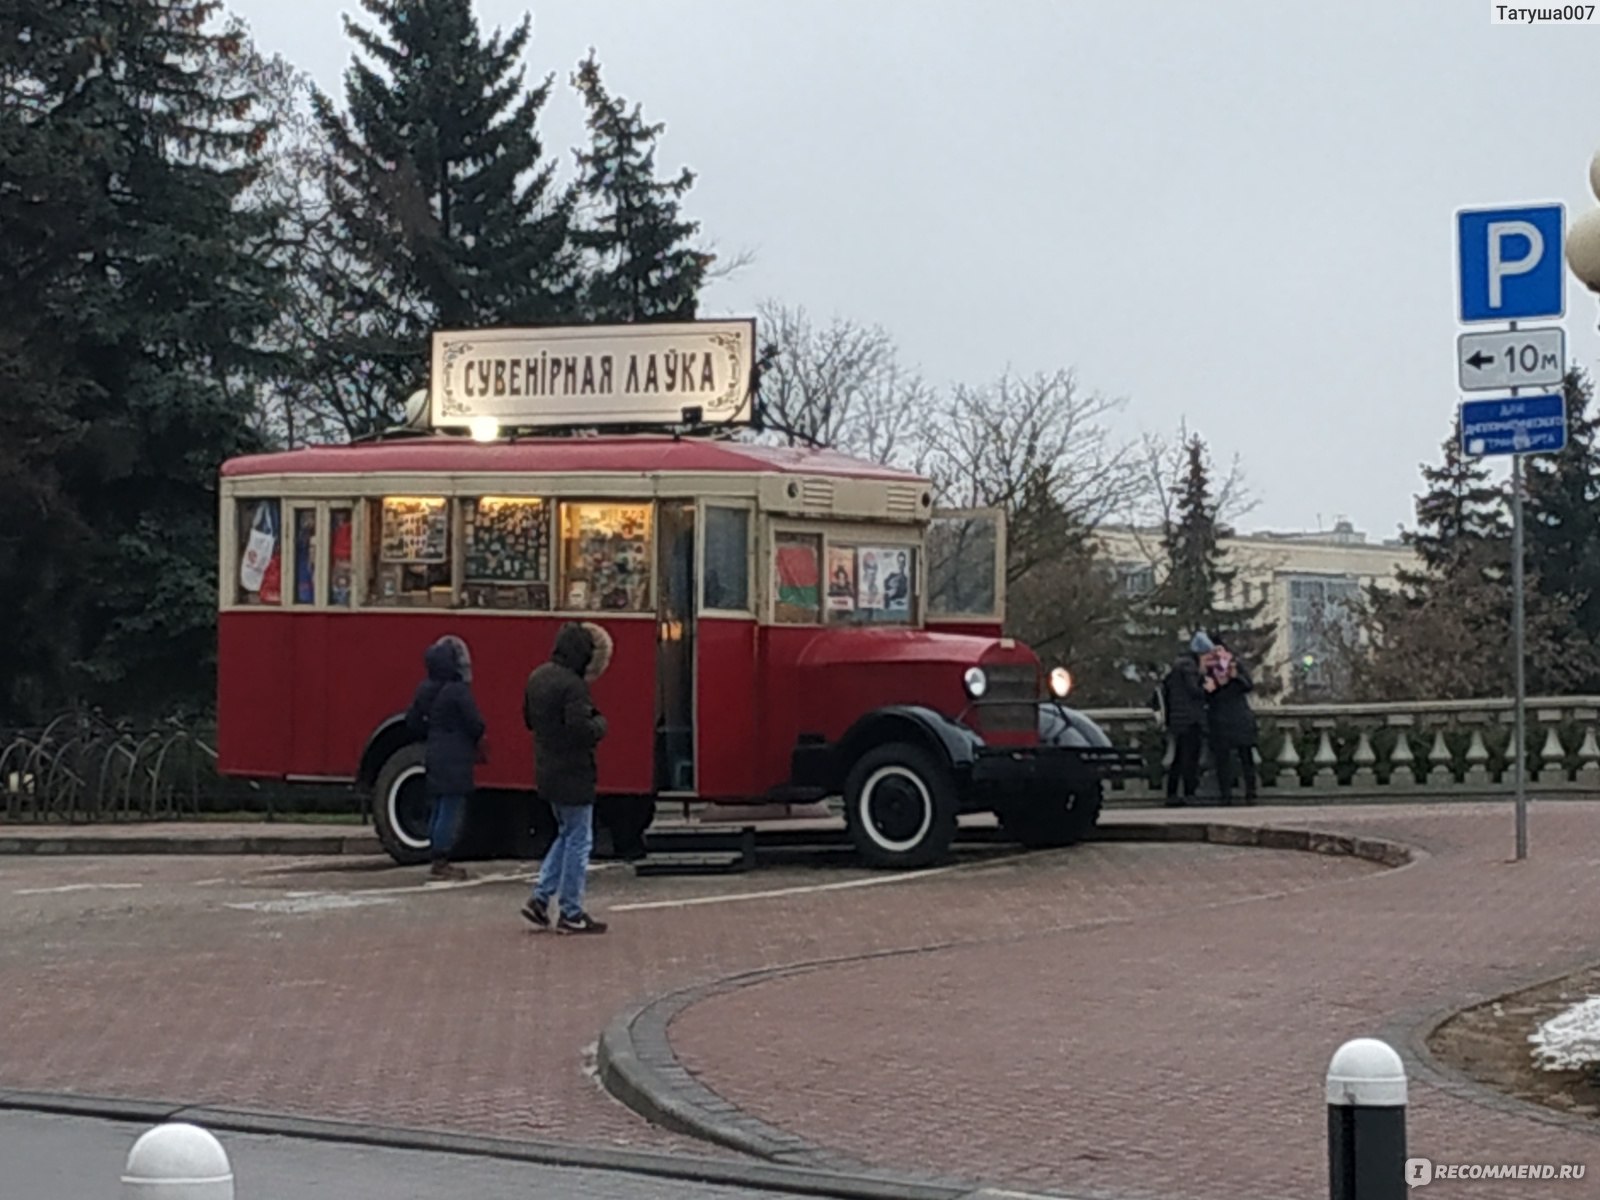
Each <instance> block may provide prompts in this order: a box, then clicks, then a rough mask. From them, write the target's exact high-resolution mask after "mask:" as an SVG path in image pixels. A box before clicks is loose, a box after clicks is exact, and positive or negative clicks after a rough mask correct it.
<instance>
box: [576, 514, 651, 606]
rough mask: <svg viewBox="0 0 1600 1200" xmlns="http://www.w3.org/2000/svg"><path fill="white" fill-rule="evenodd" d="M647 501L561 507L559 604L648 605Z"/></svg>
mask: <svg viewBox="0 0 1600 1200" xmlns="http://www.w3.org/2000/svg"><path fill="white" fill-rule="evenodd" d="M650 515H651V508H650V505H648V504H563V505H562V506H561V589H562V596H561V606H562V607H563V608H566V609H571V610H576V611H579V612H601V611H609V612H645V611H647V610H648V608H649V605H650V549H651V537H650V534H651V529H650Z"/></svg>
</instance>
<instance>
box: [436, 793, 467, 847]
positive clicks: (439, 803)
mask: <svg viewBox="0 0 1600 1200" xmlns="http://www.w3.org/2000/svg"><path fill="white" fill-rule="evenodd" d="M466 810H467V798H466V797H465V796H435V797H434V798H433V818H432V820H431V821H429V823H428V843H429V846H430V848H431V850H432V854H433V861H434V862H442V861H443V860H444V859H446V858H449V857H450V851H451V850H452V849H454V848H455V844H456V838H457V837H459V836H460V834H461V818H462V817H463V816H465V815H466Z"/></svg>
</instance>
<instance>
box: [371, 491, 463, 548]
mask: <svg viewBox="0 0 1600 1200" xmlns="http://www.w3.org/2000/svg"><path fill="white" fill-rule="evenodd" d="M380 538H381V540H380V543H379V544H380V545H381V546H382V547H383V561H384V562H387V563H442V562H444V561H445V560H446V559H447V558H448V557H449V553H450V510H449V508H448V507H447V506H446V505H445V502H444V501H443V500H397V499H394V498H390V499H386V500H385V501H384V502H383V530H382V533H381V535H380Z"/></svg>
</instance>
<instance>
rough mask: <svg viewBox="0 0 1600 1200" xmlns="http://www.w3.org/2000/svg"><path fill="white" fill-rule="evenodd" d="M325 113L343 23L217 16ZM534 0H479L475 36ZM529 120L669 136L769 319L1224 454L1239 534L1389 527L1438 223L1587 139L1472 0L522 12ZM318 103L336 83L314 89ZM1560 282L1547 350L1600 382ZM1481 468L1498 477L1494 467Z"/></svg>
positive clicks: (759, 3)
mask: <svg viewBox="0 0 1600 1200" xmlns="http://www.w3.org/2000/svg"><path fill="white" fill-rule="evenodd" d="M230 5H231V7H232V8H233V10H234V11H235V12H237V13H238V14H239V15H240V16H242V17H244V18H245V19H246V20H247V21H248V22H249V24H250V25H251V27H252V28H253V30H254V31H255V33H256V36H257V39H258V41H259V42H260V43H261V45H262V46H263V48H265V49H267V50H269V51H275V52H279V53H282V54H284V55H286V56H287V57H289V58H290V59H292V60H293V61H294V62H296V63H297V64H298V65H300V66H301V67H303V68H304V69H306V70H307V71H309V72H310V73H311V74H312V75H313V76H314V77H315V78H316V80H317V81H318V82H319V84H320V85H321V86H322V87H323V88H324V89H326V90H330V91H332V90H335V89H338V88H339V87H340V85H341V79H342V73H343V71H344V68H345V66H346V65H347V63H348V60H349V55H350V44H349V42H348V41H347V40H346V38H345V36H344V32H343V27H342V23H341V13H342V12H351V13H356V14H358V15H362V16H363V17H364V14H360V12H359V6H358V4H357V2H356V0H344V2H343V3H340V2H339V0H230ZM529 9H530V5H529V4H528V3H526V2H524V0H478V5H477V12H478V14H479V19H480V21H481V22H482V23H483V25H484V26H485V27H487V28H493V27H494V26H496V25H502V26H505V27H510V26H511V25H512V24H514V23H515V22H516V21H517V20H518V19H519V18H520V16H521V15H522V13H523V12H524V11H528V10H529ZM531 11H532V12H533V15H534V37H533V40H532V44H531V47H530V51H529V54H528V65H529V77H530V79H537V78H542V77H543V76H544V75H545V74H547V73H549V72H551V71H554V72H556V73H557V77H558V80H559V82H560V87H559V88H558V94H557V95H556V96H555V98H554V99H553V100H552V102H551V104H550V106H549V108H548V109H547V112H546V117H545V119H544V121H543V123H542V125H541V129H542V131H543V133H544V135H545V139H546V145H547V147H549V148H552V149H557V148H559V149H560V151H561V153H562V155H563V156H564V157H568V158H570V150H569V148H570V147H572V146H574V145H576V144H578V142H579V141H580V140H581V138H582V125H581V118H580V114H579V110H578V105H577V101H576V99H575V97H574V96H573V94H572V93H571V90H570V88H569V87H568V86H567V82H566V81H567V79H568V77H569V75H570V73H571V70H572V68H573V67H574V66H575V65H576V63H577V62H578V60H579V59H580V58H581V57H582V56H583V55H584V53H585V52H586V51H587V49H588V48H589V47H590V46H591V45H592V46H594V47H595V48H596V50H597V51H598V54H599V58H600V61H601V64H602V66H603V68H604V72H605V76H606V78H607V81H608V83H609V85H610V86H611V88H612V89H613V90H614V91H617V92H620V93H621V94H622V95H624V96H625V97H627V98H628V99H629V100H639V101H641V102H642V103H643V104H644V108H645V115H646V116H647V117H649V118H651V119H655V120H661V121H665V122H666V124H667V133H666V135H665V137H664V139H663V143H662V152H661V159H660V162H661V165H662V167H663V168H664V169H676V168H677V167H678V166H680V165H684V164H686V165H689V166H691V167H693V168H694V169H695V170H696V171H697V172H698V173H699V182H698V184H697V186H696V188H695V190H694V192H693V193H692V195H691V200H690V203H689V212H690V215H691V216H693V217H694V218H696V219H698V220H700V221H701V222H702V223H703V230H704V234H705V235H706V236H707V237H708V238H709V239H710V240H712V241H713V242H714V243H715V244H716V246H717V248H718V249H719V250H721V251H723V252H726V253H729V254H732V253H736V252H738V251H741V250H747V251H751V252H753V253H754V255H755V260H754V262H753V264H752V265H751V266H749V267H747V268H746V269H745V270H744V271H743V272H742V273H740V274H738V275H736V276H735V277H734V278H731V279H728V280H725V281H722V282H719V283H718V284H717V285H716V286H715V287H714V288H713V289H712V290H711V291H710V292H709V293H708V295H707V296H706V298H705V303H704V305H703V310H702V315H705V316H719V315H747V314H749V313H750V312H751V311H752V310H753V308H754V305H755V304H756V302H757V301H759V300H761V299H763V298H766V297H776V298H781V299H782V300H784V301H786V302H790V303H798V304H804V305H805V306H807V307H808V308H809V309H811V310H812V312H813V314H814V315H817V316H821V317H826V316H829V315H833V314H839V315H843V316H848V317H851V318H854V319H857V320H859V321H862V322H865V323H877V324H882V325H883V326H884V327H885V328H887V329H888V330H889V331H890V332H891V333H892V334H893V335H894V337H895V339H896V341H897V343H898V344H899V346H900V348H901V352H902V355H903V357H904V358H905V359H906V360H907V361H908V362H910V363H912V364H916V365H918V366H920V367H921V368H922V370H923V371H924V372H925V373H926V374H927V376H928V377H929V378H930V379H932V380H934V381H939V382H946V381H956V380H960V381H967V382H973V383H976V382H980V381H982V380H984V379H986V378H990V377H993V376H995V375H997V374H998V373H999V372H1001V371H1002V370H1005V369H1006V368H1008V367H1009V368H1011V369H1013V370H1016V371H1021V372H1033V371H1036V370H1050V369H1054V368H1056V367H1071V368H1073V369H1075V371H1076V372H1077V374H1078V377H1079V379H1080V381H1081V383H1082V384H1083V386H1085V387H1086V388H1089V389H1091V390H1095V391H1099V392H1102V393H1105V394H1107V395H1112V396H1119V397H1125V398H1126V400H1127V407H1126V409H1125V410H1124V411H1123V413H1122V414H1121V416H1120V417H1119V418H1118V429H1119V431H1121V432H1124V433H1126V434H1127V435H1130V436H1132V435H1137V434H1138V433H1139V432H1140V431H1143V430H1152V431H1170V430H1174V429H1176V427H1177V424H1178V422H1179V421H1180V420H1183V419H1187V420H1188V422H1189V423H1190V425H1191V426H1192V427H1193V428H1195V429H1197V430H1199V431H1200V432H1201V433H1202V434H1203V435H1204V436H1205V437H1206V438H1207V440H1208V441H1209V442H1210V443H1211V444H1212V446H1213V450H1214V453H1215V455H1216V457H1217V458H1218V460H1219V461H1221V460H1226V459H1227V458H1229V457H1231V456H1232V455H1233V454H1235V453H1237V454H1239V455H1240V456H1241V458H1242V460H1243V463H1244V467H1245V471H1246V474H1247V478H1248V480H1249V483H1250V485H1251V487H1252V489H1253V491H1254V493H1255V495H1256V496H1257V497H1258V499H1259V501H1260V504H1259V507H1258V508H1257V509H1256V510H1255V511H1254V512H1253V513H1251V514H1250V515H1249V516H1248V517H1247V518H1245V520H1244V521H1243V525H1244V527H1245V528H1277V529H1287V528H1298V529H1314V528H1317V527H1318V526H1319V524H1320V525H1321V526H1323V527H1329V526H1331V525H1332V524H1333V522H1334V521H1335V520H1336V519H1337V518H1339V517H1341V516H1343V517H1348V518H1349V519H1351V520H1353V521H1354V522H1355V523H1356V525H1357V527H1358V528H1362V529H1364V530H1366V531H1367V532H1368V533H1369V535H1370V536H1372V537H1375V538H1382V537H1388V536H1393V535H1394V533H1395V532H1396V529H1397V527H1398V526H1399V525H1400V524H1401V523H1405V524H1407V525H1409V524H1410V523H1411V521H1412V518H1413V507H1412V505H1413V497H1414V495H1415V493H1416V492H1417V490H1418V488H1419V476H1418V466H1419V464H1420V463H1422V462H1423V461H1432V460H1434V459H1435V458H1436V457H1437V454H1438V447H1439V443H1440V442H1441V440H1442V439H1443V438H1444V437H1446V436H1447V435H1448V434H1449V432H1450V428H1451V420H1452V413H1453V411H1454V406H1455V404H1456V403H1457V401H1458V400H1459V398H1460V397H1459V394H1458V392H1457V390H1456V381H1455V348H1454V347H1455V338H1456V334H1457V332H1458V331H1459V329H1460V327H1459V326H1458V325H1457V323H1456V319H1455V314H1456V311H1457V305H1456V295H1455V289H1456V273H1455V242H1454V218H1453V214H1454V212H1455V210H1456V209H1457V208H1459V207H1466V206H1478V205H1489V204H1499V203H1507V204H1520V203H1524V202H1536V201H1557V200H1559V201H1564V202H1565V203H1566V205H1567V217H1568V220H1569V222H1570V220H1571V219H1572V218H1573V217H1574V216H1576V215H1577V214H1578V213H1579V212H1582V211H1583V210H1584V209H1586V208H1588V207H1590V206H1591V205H1594V204H1595V203H1596V201H1595V199H1594V197H1593V196H1592V195H1591V194H1590V192H1589V190H1588V182H1587V169H1588V162H1589V158H1590V156H1591V154H1592V153H1593V152H1594V150H1595V149H1596V148H1597V147H1600V25H1591V26H1570V27H1566V28H1559V27H1553V26H1542V27H1527V26H1510V25H1493V24H1491V23H1490V6H1489V5H1488V4H1485V3H1482V2H1480V0H1325V2H1322V3H1313V2H1311V0H1305V2H1297V3H1283V0H1214V2H1212V3H1201V2H1198V0H1154V2H1138V0H1030V2H1023V0H988V2H985V3H978V2H976V0H972V2H966V3H953V2H948V0H827V2H823V0H783V2H781V3H780V2H779V0H745V2H743V3H734V2H732V0H723V2H722V3H710V2H696V0H540V2H538V3H536V4H533V5H531ZM335 94H337V95H342V92H337V91H336V92H335ZM1568 278H1569V282H1568V292H1567V315H1566V318H1565V324H1566V328H1567V352H1568V357H1569V359H1572V360H1575V361H1577V362H1578V363H1580V364H1581V365H1582V366H1584V367H1585V368H1586V369H1589V370H1590V371H1591V372H1593V371H1594V370H1595V368H1596V366H1597V360H1600V337H1597V336H1596V333H1595V324H1596V317H1597V311H1600V310H1597V306H1596V301H1595V297H1593V296H1592V295H1590V294H1589V293H1588V292H1587V291H1585V290H1584V289H1583V288H1582V287H1581V286H1580V285H1578V284H1577V283H1576V282H1574V281H1572V280H1571V279H1570V276H1569V277H1568ZM1497 471H1498V472H1499V473H1501V474H1503V473H1504V471H1503V468H1497Z"/></svg>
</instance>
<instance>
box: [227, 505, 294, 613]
mask: <svg viewBox="0 0 1600 1200" xmlns="http://www.w3.org/2000/svg"><path fill="white" fill-rule="evenodd" d="M234 514H235V516H234V519H235V521H236V522H237V524H236V525H235V529H236V530H237V531H238V543H237V552H238V559H239V561H238V564H237V568H236V573H235V575H234V584H235V586H236V588H237V591H236V592H235V595H236V597H237V602H238V603H240V604H274V605H275V604H282V603H283V537H282V533H283V512H282V506H281V505H280V504H279V502H278V501H276V500H240V501H238V502H237V503H236V504H235V505H234Z"/></svg>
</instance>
